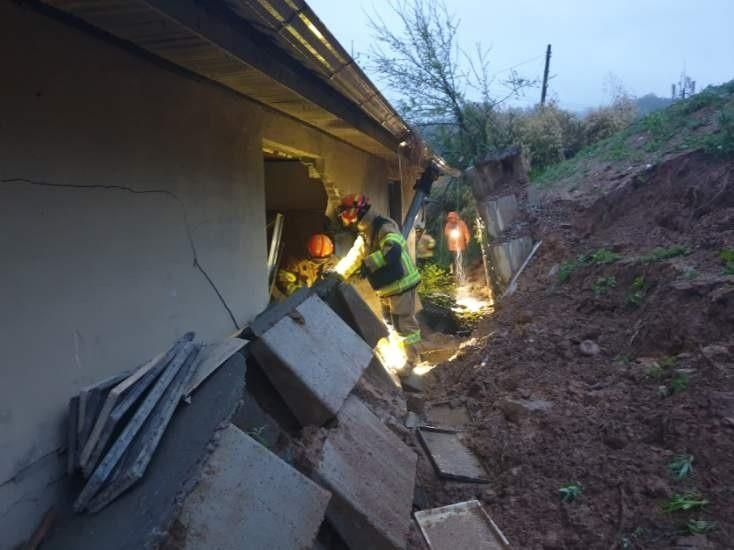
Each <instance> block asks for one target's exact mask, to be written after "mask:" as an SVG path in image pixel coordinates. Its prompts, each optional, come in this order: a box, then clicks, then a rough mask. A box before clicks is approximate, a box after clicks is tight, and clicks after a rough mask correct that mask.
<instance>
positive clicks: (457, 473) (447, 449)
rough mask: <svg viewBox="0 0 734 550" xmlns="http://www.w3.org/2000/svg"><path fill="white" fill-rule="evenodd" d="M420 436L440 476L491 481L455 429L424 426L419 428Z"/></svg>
mask: <svg viewBox="0 0 734 550" xmlns="http://www.w3.org/2000/svg"><path fill="white" fill-rule="evenodd" d="M418 436H419V438H420V441H421V444H422V445H423V448H424V449H425V450H426V453H427V454H428V458H429V459H430V461H431V464H432V465H433V468H434V470H435V471H436V473H437V474H438V475H439V476H441V477H443V478H446V479H453V480H456V481H467V482H474V483H488V482H489V480H488V479H487V472H486V471H485V470H484V467H483V466H482V464H481V463H480V462H479V459H478V458H477V457H476V456H475V455H474V453H472V452H471V451H470V450H469V449H467V448H466V447H465V446H464V444H463V443H462V441H461V438H460V437H459V434H457V433H456V432H454V431H453V430H444V429H440V428H433V427H429V426H423V427H421V428H420V429H419V430H418Z"/></svg>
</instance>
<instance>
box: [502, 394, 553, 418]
mask: <svg viewBox="0 0 734 550" xmlns="http://www.w3.org/2000/svg"><path fill="white" fill-rule="evenodd" d="M498 406H499V409H500V410H501V411H502V414H504V415H505V418H506V419H507V420H508V421H509V422H515V423H518V422H520V420H522V419H523V418H525V417H526V416H528V415H530V414H532V413H534V412H537V411H540V412H547V411H549V410H550V409H551V407H553V403H551V402H550V401H545V400H543V399H509V398H508V399H503V400H502V401H500V403H499V405H498Z"/></svg>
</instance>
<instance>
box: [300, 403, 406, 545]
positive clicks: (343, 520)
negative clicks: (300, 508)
mask: <svg viewBox="0 0 734 550" xmlns="http://www.w3.org/2000/svg"><path fill="white" fill-rule="evenodd" d="M337 420H338V426H337V427H336V428H335V429H333V430H331V431H330V432H329V435H328V436H327V438H326V441H325V442H324V446H323V449H322V452H321V455H320V458H319V461H318V463H317V464H316V465H315V466H314V471H313V478H314V479H315V480H316V481H318V482H319V483H320V484H321V485H322V486H324V487H326V488H327V489H329V490H330V491H331V492H332V493H333V496H332V499H331V503H330V504H329V507H328V509H327V512H326V515H327V518H328V519H329V521H330V522H331V523H332V525H333V526H334V528H335V529H336V530H337V531H338V532H339V534H340V536H341V537H342V538H343V539H344V541H345V542H346V543H347V545H348V546H349V547H350V548H370V549H374V550H383V549H399V548H405V545H406V539H407V536H408V529H409V524H410V509H411V505H412V502H413V487H414V484H415V468H416V462H417V457H416V455H415V453H414V452H413V451H412V450H411V449H410V448H409V447H408V446H407V445H405V443H403V442H402V441H401V440H400V439H399V438H398V437H397V436H396V435H395V434H393V433H392V432H390V430H388V429H387V428H386V427H385V426H384V425H383V424H382V423H381V422H380V421H379V419H378V418H377V417H376V416H375V415H374V414H372V413H371V412H370V411H369V410H368V409H367V407H366V406H365V405H364V404H363V403H362V402H360V400H359V399H357V398H356V397H354V396H350V397H349V398H348V399H347V400H346V401H345V403H344V406H343V407H342V409H341V410H340V411H339V415H338V417H337Z"/></svg>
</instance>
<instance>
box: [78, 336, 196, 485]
mask: <svg viewBox="0 0 734 550" xmlns="http://www.w3.org/2000/svg"><path fill="white" fill-rule="evenodd" d="M193 339H194V333H193V332H187V333H186V334H184V335H183V336H182V337H181V338H179V339H178V340H176V342H174V343H173V345H172V346H171V347H170V348H169V350H168V351H167V352H165V353H161V354H160V355H158V356H156V357H154V358H153V359H151V360H150V361H148V362H147V363H145V364H144V365H142V366H141V367H140V368H138V369H137V370H136V371H135V372H134V373H133V374H131V375H130V376H128V377H127V378H125V380H123V381H121V382H120V383H119V384H117V385H116V386H115V387H114V388H112V390H110V393H109V394H107V398H106V399H105V402H104V405H103V406H102V409H101V411H100V413H99V415H98V416H97V420H96V422H95V424H94V428H93V429H92V432H91V433H90V435H89V438H88V439H87V441H86V443H85V445H84V448H83V449H82V452H81V455H80V457H79V465H80V466H81V468H82V470H83V471H84V472H85V475H87V476H89V474H90V473H91V470H92V469H93V468H94V466H95V465H96V462H97V460H98V459H99V456H100V455H101V453H102V451H103V450H104V447H105V445H106V444H107V439H108V438H109V436H110V435H111V432H112V429H114V426H111V428H112V429H108V430H107V431H106V432H105V435H106V437H105V440H104V441H103V442H102V443H101V445H98V443H99V441H100V436H101V435H102V433H103V431H104V430H105V427H106V426H107V422H108V420H109V417H110V414H111V413H112V411H113V410H114V408H115V406H116V405H117V404H118V402H119V401H120V399H121V398H122V396H123V395H124V394H125V393H126V392H128V391H130V389H131V388H132V387H133V386H134V385H135V384H137V383H139V382H140V384H141V385H142V387H141V388H139V390H138V395H139V394H141V393H142V392H143V391H144V390H145V388H146V387H147V386H148V385H149V384H150V382H152V381H153V379H154V378H155V377H156V376H157V375H155V374H154V375H152V376H150V377H148V378H146V381H147V384H146V383H145V382H141V379H143V378H144V377H145V376H146V375H147V374H148V373H150V372H158V373H159V372H160V371H161V370H162V369H163V367H165V365H167V364H168V363H169V362H170V361H171V360H172V359H173V357H174V356H175V354H176V352H177V351H178V347H179V346H180V345H182V344H184V343H185V342H190V341H192V340H193ZM126 410H127V409H126ZM126 410H125V411H122V413H123V414H124V412H126ZM118 416H121V415H118ZM97 447H101V448H99V450H98V451H97V452H96V453H95V457H96V459H95V460H90V459H91V458H92V456H93V453H94V451H95V449H96V448H97Z"/></svg>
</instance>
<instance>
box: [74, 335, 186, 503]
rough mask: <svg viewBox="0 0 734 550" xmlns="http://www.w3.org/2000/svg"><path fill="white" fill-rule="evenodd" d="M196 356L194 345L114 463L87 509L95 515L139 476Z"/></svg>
mask: <svg viewBox="0 0 734 550" xmlns="http://www.w3.org/2000/svg"><path fill="white" fill-rule="evenodd" d="M197 353H198V347H197V346H196V345H195V344H194V348H193V350H192V351H191V353H189V355H188V356H187V357H186V360H185V362H184V364H183V365H182V366H181V369H180V370H179V371H178V373H177V374H176V376H175V378H174V379H173V381H172V382H171V384H170V385H169V386H168V387H167V388H166V390H165V392H164V394H163V396H162V397H161V398H160V399H159V400H158V402H157V403H156V405H155V408H154V409H153V411H151V413H150V415H148V417H147V419H146V420H145V424H144V425H143V427H142V428H141V429H140V431H139V432H138V434H137V435H136V436H135V439H134V440H133V441H132V443H131V444H130V446H129V448H128V449H127V450H126V451H125V455H124V457H123V459H122V460H121V461H120V462H119V463H118V465H117V467H116V468H115V472H114V473H113V475H112V476H111V478H110V479H108V482H107V485H106V487H105V488H104V489H102V490H101V491H100V492H99V494H97V495H96V496H95V497H93V498H92V500H91V501H90V502H89V505H88V506H87V508H88V510H89V511H90V512H92V513H94V512H98V511H99V510H101V509H102V508H104V507H105V506H107V505H108V504H109V503H110V502H112V501H113V500H114V499H115V498H117V497H118V496H119V495H121V494H122V493H123V492H124V491H126V490H127V489H129V488H130V487H132V485H134V484H135V483H137V482H138V481H139V480H140V479H141V478H142V477H143V475H144V474H145V470H146V469H147V468H148V464H150V461H151V459H152V458H153V453H154V452H155V450H156V448H157V447H158V443H159V442H160V440H161V437H163V433H164V432H165V431H166V428H167V427H168V423H169V422H170V421H171V417H172V416H173V413H174V411H175V410H176V407H177V406H178V404H179V402H180V401H181V398H182V397H183V396H184V390H185V389H186V387H187V385H188V384H189V382H190V381H191V377H192V376H193V374H194V369H195V367H196V356H197Z"/></svg>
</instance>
